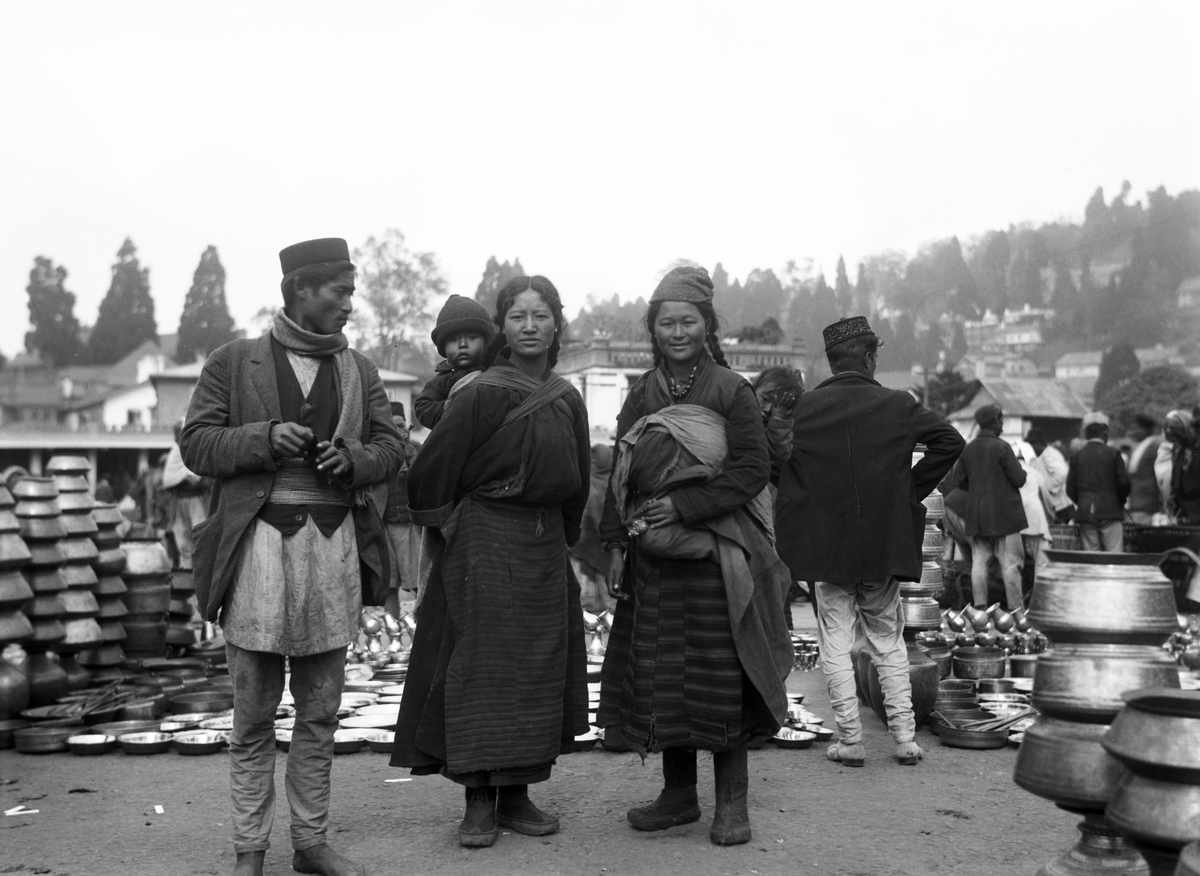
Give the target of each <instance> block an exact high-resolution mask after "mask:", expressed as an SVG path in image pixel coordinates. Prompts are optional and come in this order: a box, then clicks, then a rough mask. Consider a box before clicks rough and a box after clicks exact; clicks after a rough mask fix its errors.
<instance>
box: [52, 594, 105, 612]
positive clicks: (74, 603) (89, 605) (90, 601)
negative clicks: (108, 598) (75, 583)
mask: <svg viewBox="0 0 1200 876" xmlns="http://www.w3.org/2000/svg"><path fill="white" fill-rule="evenodd" d="M58 601H59V602H60V603H62V607H63V611H64V612H65V613H66V614H67V615H68V616H71V615H74V616H78V617H95V616H96V615H97V614H99V613H100V603H98V602H97V601H96V595H95V594H94V593H92V591H90V590H78V589H76V590H64V591H63V592H62V593H60V594H58Z"/></svg>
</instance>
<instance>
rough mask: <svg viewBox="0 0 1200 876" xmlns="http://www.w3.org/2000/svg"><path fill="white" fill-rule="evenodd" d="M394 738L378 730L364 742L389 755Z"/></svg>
mask: <svg viewBox="0 0 1200 876" xmlns="http://www.w3.org/2000/svg"><path fill="white" fill-rule="evenodd" d="M584 735H585V736H586V735H587V734H586V733H585V734H584ZM395 738H396V734H395V733H393V732H392V731H391V730H379V731H376V732H375V733H372V734H371V735H370V736H367V737H366V739H365V741H366V743H367V746H368V747H369V748H370V749H371V751H375V752H378V753H379V754H391V753H392V741H393V740H394V739H395ZM579 739H580V737H578V736H576V737H575V750H576V751H579V750H580V749H579Z"/></svg>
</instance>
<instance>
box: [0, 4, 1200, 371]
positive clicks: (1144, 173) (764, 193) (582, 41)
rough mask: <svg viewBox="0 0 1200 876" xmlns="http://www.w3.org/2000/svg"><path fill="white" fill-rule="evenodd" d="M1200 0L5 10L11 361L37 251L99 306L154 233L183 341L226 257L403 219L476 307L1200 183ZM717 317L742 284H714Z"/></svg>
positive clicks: (870, 248) (234, 269)
mask: <svg viewBox="0 0 1200 876" xmlns="http://www.w3.org/2000/svg"><path fill="white" fill-rule="evenodd" d="M1198 44H1200V4H1197V3H1194V2H1177V3H1165V2H1164V3H1156V2H1146V0H1139V2H1124V3H1112V2H1094V0H1088V2H1066V0H1058V2H1053V3H1046V2H1006V3H962V2H948V3H911V2H905V3H894V2H889V3H828V2H820V3H799V2H781V3H747V2H742V3H730V2H722V3H702V2H695V0H693V2H683V3H655V2H648V0H642V2H634V3H613V2H609V3H603V4H600V3H597V4H587V5H584V4H580V3H563V2H548V3H531V2H522V3H498V2H473V3H454V2H444V0H443V2H429V3H421V4H416V3H397V2H377V3H376V2H370V3H368V2H344V3H336V4H335V3H331V2H322V3H316V2H294V0H293V2H288V3H265V2H229V3H224V2H214V0H205V2H203V3H185V2H171V3H161V2H144V3H133V2H110V0H105V2H86V3H84V2H79V3H69V2H58V3H16V2H12V3H4V4H3V5H2V6H0V80H2V81H3V82H4V85H3V88H2V89H0V118H3V119H4V121H5V125H4V129H5V133H4V136H3V137H2V138H0V240H2V243H0V296H2V300H3V302H4V305H5V309H4V315H5V318H4V319H3V320H0V350H2V351H3V352H4V353H5V354H7V355H9V356H12V355H13V354H14V353H15V352H17V351H18V350H19V349H20V348H21V347H22V345H23V337H24V332H25V331H26V330H27V328H28V325H27V323H28V310H27V307H26V301H27V299H26V295H25V286H26V285H27V283H28V281H29V270H30V267H31V266H32V263H33V259H34V257H35V256H37V255H45V256H48V257H50V258H52V259H53V260H54V261H55V262H56V263H58V264H61V265H63V266H65V267H66V268H67V270H68V271H69V272H70V276H69V277H68V282H67V286H68V288H69V289H70V290H71V291H73V292H74V293H75V294H76V295H77V296H78V303H77V305H76V315H77V316H78V317H79V318H80V320H81V321H82V322H85V323H91V322H93V321H94V320H95V315H96V308H97V306H98V305H99V302H100V299H101V298H102V297H103V295H104V293H105V291H106V290H107V288H108V285H109V280H110V275H111V273H110V272H111V265H112V263H113V262H114V261H115V256H116V251H117V249H118V248H119V247H120V245H121V242H122V240H123V239H124V238H125V237H126V236H127V235H128V236H130V237H132V238H133V240H134V243H135V244H136V245H137V247H138V254H139V257H140V258H141V261H142V264H143V265H145V266H148V267H149V268H150V284H151V292H152V294H153V296H154V299H155V302H156V306H157V317H158V327H159V331H160V332H162V333H169V332H174V331H176V329H177V328H178V325H179V314H180V311H181V309H182V306H183V299H184V295H185V294H186V292H187V289H188V287H189V286H190V285H191V280H192V273H193V271H194V270H195V268H196V264H197V262H198V261H199V257H200V254H201V252H203V250H204V249H205V247H207V246H208V245H209V244H214V245H216V246H217V248H218V250H219V252H220V257H221V261H222V263H223V264H224V266H225V269H226V271H227V275H228V279H227V285H226V290H227V294H228V297H229V304H230V309H231V312H232V314H233V316H234V319H235V320H236V322H237V323H238V325H239V326H245V325H246V324H247V323H248V322H249V320H250V318H251V316H252V315H253V314H254V313H255V312H256V311H257V310H258V309H259V308H261V307H263V306H264V305H271V306H274V305H275V304H276V303H277V302H278V300H279V298H278V296H279V286H278V281H279V261H278V251H279V249H280V248H282V247H283V246H285V245H287V244H290V243H293V242H295V241H298V240H304V239H307V238H312V237H326V236H338V237H345V238H346V239H347V240H348V241H349V242H350V245H351V247H354V246H355V245H357V244H360V243H361V242H362V241H364V240H365V239H366V238H367V237H368V236H369V235H372V234H380V233H382V232H383V231H384V230H386V229H388V228H393V227H394V228H399V229H401V230H402V231H403V232H404V234H405V235H407V237H408V239H409V241H410V243H411V244H412V245H413V246H414V247H415V248H418V249H424V250H432V251H434V252H435V253H436V254H437V256H438V258H439V260H440V263H441V265H442V267H443V269H444V272H445V274H446V277H447V279H448V281H449V287H450V291H452V292H458V293H460V294H464V295H470V294H472V293H473V292H474V289H475V286H476V284H477V283H478V281H479V277H480V274H481V272H482V270H483V267H484V263H485V262H486V260H487V258H488V256H490V255H493V254H494V255H496V256H497V257H498V258H499V259H500V260H501V261H503V260H504V259H512V258H514V257H516V256H519V257H520V259H521V262H522V263H523V264H524V266H525V267H526V269H527V270H529V271H531V272H536V273H543V274H546V275H547V276H549V277H550V278H551V280H553V281H554V283H555V284H556V285H557V286H558V287H559V289H560V290H561V291H562V292H563V295H564V298H565V299H566V301H567V304H568V312H569V315H574V314H575V313H576V312H577V311H578V308H579V307H580V306H581V305H583V304H584V303H585V301H586V298H587V296H588V295H597V296H604V297H607V296H610V295H612V294H613V293H617V294H620V295H621V296H622V297H626V298H635V297H637V296H638V295H648V294H649V293H650V292H651V291H652V290H653V288H654V285H655V283H656V282H657V278H658V276H659V274H660V272H661V271H662V269H663V268H664V267H665V266H666V265H667V264H668V263H670V262H671V261H673V260H675V259H678V258H689V259H694V260H696V261H698V262H700V263H702V264H704V265H706V266H708V267H710V268H711V267H712V265H713V264H714V263H715V262H717V261H720V262H723V263H724V265H725V267H726V269H727V270H729V272H730V273H731V275H733V276H736V277H742V278H744V277H745V275H746V273H747V272H748V271H750V270H751V269H752V268H755V267H762V268H767V267H772V268H776V269H781V268H782V267H783V265H785V264H786V263H787V262H788V260H791V259H795V260H798V261H800V260H804V259H812V260H813V261H814V262H815V263H816V264H817V265H818V266H820V267H823V268H824V270H825V272H826V274H827V275H828V277H829V278H830V280H831V281H832V276H833V271H834V266H835V264H836V261H837V258H838V256H839V254H842V255H844V256H845V258H846V261H847V264H848V265H849V266H850V272H851V277H852V278H853V273H854V270H855V268H854V265H855V264H856V262H857V261H858V260H859V259H860V258H862V257H863V256H865V255H869V254H871V253H874V252H879V251H882V250H886V249H899V250H904V251H907V252H910V253H911V252H912V251H913V250H915V248H916V247H917V246H919V245H920V244H921V243H923V242H927V241H931V240H935V239H938V238H943V237H948V236H950V235H952V234H957V235H959V237H960V239H962V240H963V241H964V243H965V242H966V240H967V239H968V238H970V237H971V236H972V235H975V234H978V233H980V232H982V231H985V230H987V229H989V228H996V227H1006V226H1007V225H1009V224H1010V223H1014V222H1021V221H1033V222H1038V223H1040V222H1045V221H1051V220H1054V219H1056V218H1067V219H1073V220H1078V219H1079V218H1080V217H1081V216H1082V212H1083V206H1084V204H1085V202H1086V201H1087V199H1088V197H1089V196H1090V195H1091V193H1092V192H1093V191H1094V190H1095V188H1096V186H1097V185H1103V186H1104V188H1105V192H1106V194H1108V195H1109V196H1110V197H1111V195H1112V194H1115V193H1116V191H1117V190H1118V189H1119V187H1120V184H1121V181H1122V180H1125V179H1127V180H1129V181H1130V183H1132V185H1133V192H1134V198H1143V199H1144V197H1145V194H1144V193H1145V191H1146V190H1147V189H1153V188H1155V187H1157V186H1158V185H1160V184H1162V185H1165V186H1166V187H1167V190H1168V191H1169V192H1171V193H1172V194H1175V193H1177V192H1178V191H1180V190H1183V189H1188V188H1200V64H1197V61H1196V47H1197V45H1198ZM717 306H718V310H719V309H720V302H719V301H718V302H717Z"/></svg>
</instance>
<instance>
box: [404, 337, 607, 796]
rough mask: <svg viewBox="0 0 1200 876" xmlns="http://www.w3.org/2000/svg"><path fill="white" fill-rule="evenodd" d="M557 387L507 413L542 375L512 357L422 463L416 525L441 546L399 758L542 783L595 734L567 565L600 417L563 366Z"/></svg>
mask: <svg viewBox="0 0 1200 876" xmlns="http://www.w3.org/2000/svg"><path fill="white" fill-rule="evenodd" d="M547 385H548V386H549V387H554V388H557V389H559V390H563V392H562V394H561V395H559V397H557V398H556V399H555V400H554V401H552V402H550V403H548V404H545V405H544V406H542V407H540V408H538V409H537V410H535V411H534V412H533V413H531V414H529V415H527V416H522V417H520V418H519V419H516V420H512V421H511V422H508V421H506V417H508V418H509V419H511V416H512V412H513V411H514V410H516V409H517V408H518V407H519V406H521V405H522V404H523V403H525V404H526V405H528V403H529V398H530V396H531V395H532V394H534V390H535V387H537V386H538V384H537V383H536V382H534V381H532V380H531V379H530V378H528V377H525V376H524V375H521V374H520V372H518V371H517V370H516V369H515V368H514V367H513V366H512V365H511V364H509V363H508V362H507V360H505V359H498V360H497V362H496V364H495V365H493V366H492V368H491V369H489V371H487V372H485V373H484V374H482V375H480V377H479V378H478V379H477V380H476V381H475V382H474V383H472V384H471V385H470V386H468V387H466V388H465V389H464V390H463V391H462V392H461V393H460V394H458V395H456V396H455V398H454V399H453V400H452V401H451V402H450V404H448V405H447V407H446V410H445V413H444V414H443V416H442V419H441V420H440V421H439V422H438V424H437V426H436V427H435V428H434V430H433V432H432V433H431V434H430V436H429V438H428V439H427V440H426V441H425V444H424V445H423V447H422V448H421V452H420V454H419V455H418V456H417V459H416V461H415V462H414V463H413V466H412V470H411V472H410V474H409V478H408V495H409V507H410V509H411V511H412V516H413V522H414V523H417V524H420V525H425V526H433V527H436V528H437V529H438V530H439V531H440V533H441V542H440V545H439V546H440V548H441V549H440V550H439V551H438V552H436V553H435V556H434V561H433V567H432V570H431V574H430V578H429V583H428V588H427V590H426V593H425V599H424V601H423V602H422V604H421V608H420V613H419V614H418V616H417V632H416V635H415V639H414V642H413V650H412V657H411V660H410V663H409V673H408V678H407V681H406V684H405V688H404V698H403V700H402V702H401V704H400V713H399V719H398V722H397V725H396V739H395V743H394V747H393V749H392V759H391V764H392V766H402V767H411V768H412V769H413V772H414V773H416V774H427V773H432V772H438V771H441V772H442V773H444V774H445V775H447V776H449V777H450V778H452V779H455V780H456V781H460V782H463V783H465V784H470V785H478V784H493V785H497V784H514V783H515V784H528V783H530V782H536V781H542V780H544V779H545V778H547V777H548V776H549V774H550V766H551V764H553V762H554V759H555V757H556V756H557V755H558V754H560V753H563V752H565V751H570V750H571V745H572V742H573V740H574V737H575V736H576V735H578V734H580V733H583V732H585V731H586V730H587V687H586V673H587V663H586V660H587V658H586V652H585V649H584V633H583V619H582V613H581V610H580V604H579V583H578V582H577V581H576V580H575V577H574V575H573V574H572V572H571V568H570V564H569V563H568V562H567V545H568V544H571V543H574V542H575V541H576V540H577V539H578V538H579V523H580V518H581V516H582V513H583V508H584V504H585V502H586V500H587V493H588V478H589V472H588V469H589V465H590V448H589V446H588V424H587V412H586V410H585V408H584V406H583V400H582V399H581V398H580V396H579V393H578V392H576V391H575V390H574V389H573V388H571V387H569V386H568V385H565V381H563V380H562V378H559V377H558V376H557V375H554V374H553V372H549V373H548V379H547ZM541 392H543V394H544V392H545V387H543V389H542V390H541Z"/></svg>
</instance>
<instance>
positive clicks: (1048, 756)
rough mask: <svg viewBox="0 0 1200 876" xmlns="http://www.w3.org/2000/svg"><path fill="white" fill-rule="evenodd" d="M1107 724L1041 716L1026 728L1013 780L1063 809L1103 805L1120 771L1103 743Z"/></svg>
mask: <svg viewBox="0 0 1200 876" xmlns="http://www.w3.org/2000/svg"><path fill="white" fill-rule="evenodd" d="M1107 729H1108V726H1107V725H1105V724H1080V723H1077V722H1075V721H1060V720H1057V719H1055V718H1048V717H1046V716H1044V715H1043V716H1042V717H1040V718H1038V719H1037V721H1036V722H1034V724H1033V725H1032V726H1031V727H1030V728H1029V729H1028V730H1026V731H1025V739H1024V740H1023V741H1022V742H1021V748H1020V750H1019V751H1018V752H1017V765H1016V767H1015V769H1014V770H1013V781H1014V782H1016V783H1017V784H1018V785H1020V786H1021V787H1022V788H1024V789H1025V790H1026V791H1028V792H1029V793H1031V794H1037V795H1038V796H1039V797H1045V798H1046V799H1048V800H1053V801H1054V802H1055V803H1057V804H1059V805H1060V806H1062V807H1064V808H1067V809H1074V810H1076V811H1079V812H1086V811H1088V810H1093V811H1099V810H1102V809H1103V808H1104V804H1105V802H1106V801H1107V800H1108V798H1109V796H1110V795H1111V794H1112V792H1113V790H1114V789H1115V788H1116V786H1117V780H1118V778H1120V775H1121V764H1120V762H1119V761H1117V760H1116V759H1115V758H1113V757H1112V756H1110V755H1109V753H1108V752H1107V751H1105V750H1104V746H1103V745H1102V744H1101V741H1102V740H1103V738H1104V732H1105V731H1106V730H1107Z"/></svg>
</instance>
